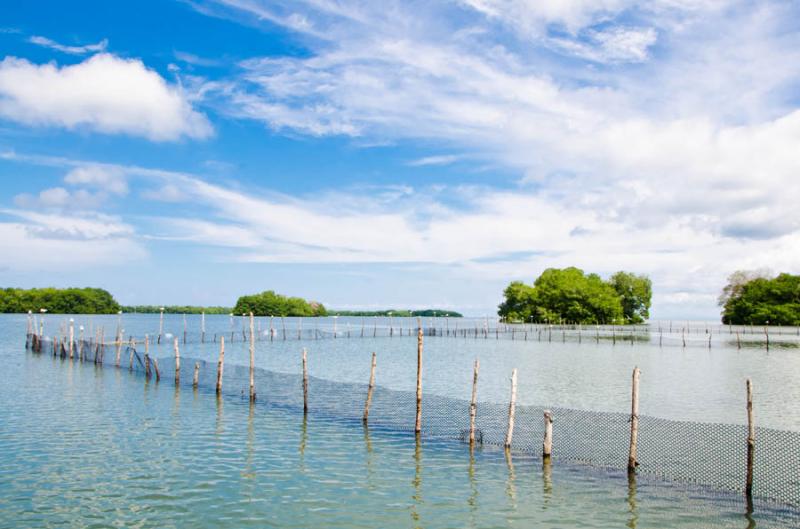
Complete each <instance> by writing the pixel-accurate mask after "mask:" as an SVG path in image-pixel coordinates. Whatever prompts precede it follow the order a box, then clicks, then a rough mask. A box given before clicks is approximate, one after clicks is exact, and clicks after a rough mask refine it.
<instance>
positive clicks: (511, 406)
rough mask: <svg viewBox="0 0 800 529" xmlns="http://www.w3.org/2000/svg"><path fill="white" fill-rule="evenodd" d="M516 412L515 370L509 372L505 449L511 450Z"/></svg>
mask: <svg viewBox="0 0 800 529" xmlns="http://www.w3.org/2000/svg"><path fill="white" fill-rule="evenodd" d="M516 412H517V369H516V368H514V369H512V370H511V400H509V402H508V428H507V429H506V442H505V447H506V448H511V441H512V439H513V438H514V415H515V414H516Z"/></svg>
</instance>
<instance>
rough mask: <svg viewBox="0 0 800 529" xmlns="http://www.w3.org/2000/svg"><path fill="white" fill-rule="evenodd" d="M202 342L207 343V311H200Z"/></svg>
mask: <svg viewBox="0 0 800 529" xmlns="http://www.w3.org/2000/svg"><path fill="white" fill-rule="evenodd" d="M200 343H206V311H202V312H201V313H200Z"/></svg>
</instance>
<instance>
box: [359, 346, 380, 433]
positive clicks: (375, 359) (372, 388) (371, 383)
mask: <svg viewBox="0 0 800 529" xmlns="http://www.w3.org/2000/svg"><path fill="white" fill-rule="evenodd" d="M377 365H378V356H377V355H376V354H375V353H372V364H371V366H370V368H369V386H367V400H366V402H365V403H364V417H363V418H362V420H363V421H364V424H366V423H367V421H368V420H369V407H370V404H372V394H373V393H374V392H375V366H377Z"/></svg>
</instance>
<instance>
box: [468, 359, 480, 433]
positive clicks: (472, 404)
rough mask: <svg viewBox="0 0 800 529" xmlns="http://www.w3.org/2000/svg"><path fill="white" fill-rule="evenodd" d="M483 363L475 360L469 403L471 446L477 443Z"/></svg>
mask: <svg viewBox="0 0 800 529" xmlns="http://www.w3.org/2000/svg"><path fill="white" fill-rule="evenodd" d="M480 368H481V362H480V360H478V359H477V358H476V359H475V365H474V367H473V368H472V398H471V399H470V401H469V444H470V445H472V444H474V443H475V416H476V415H477V414H478V371H480Z"/></svg>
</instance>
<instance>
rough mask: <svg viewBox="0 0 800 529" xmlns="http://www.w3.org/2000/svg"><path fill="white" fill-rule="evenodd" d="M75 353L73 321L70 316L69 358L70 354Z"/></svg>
mask: <svg viewBox="0 0 800 529" xmlns="http://www.w3.org/2000/svg"><path fill="white" fill-rule="evenodd" d="M74 354H75V321H74V320H73V319H72V318H70V319H69V358H70V360H72V356H73V355H74Z"/></svg>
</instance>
